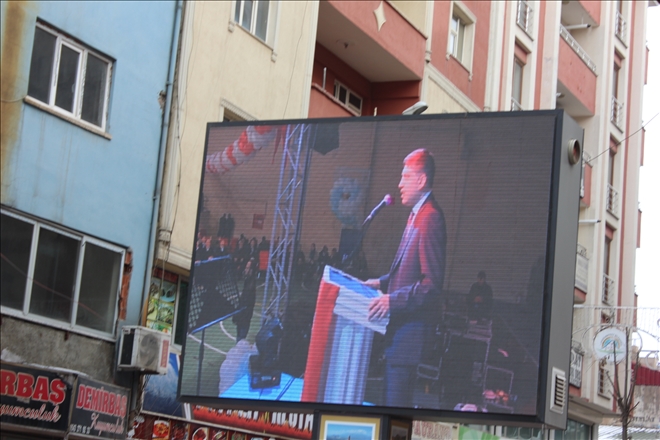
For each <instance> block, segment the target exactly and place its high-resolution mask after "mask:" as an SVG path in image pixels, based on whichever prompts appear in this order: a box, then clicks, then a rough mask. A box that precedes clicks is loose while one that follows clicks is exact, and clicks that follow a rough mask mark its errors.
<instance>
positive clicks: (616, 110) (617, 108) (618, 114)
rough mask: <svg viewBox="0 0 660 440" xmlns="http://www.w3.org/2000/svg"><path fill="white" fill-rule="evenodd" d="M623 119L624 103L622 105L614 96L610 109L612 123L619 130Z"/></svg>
mask: <svg viewBox="0 0 660 440" xmlns="http://www.w3.org/2000/svg"><path fill="white" fill-rule="evenodd" d="M622 119H623V103H620V102H619V100H618V99H616V98H615V97H614V96H612V106H611V109H610V121H612V122H613V123H614V125H616V126H617V128H618V129H619V130H622V128H621V120H622Z"/></svg>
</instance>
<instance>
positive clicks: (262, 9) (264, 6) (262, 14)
mask: <svg viewBox="0 0 660 440" xmlns="http://www.w3.org/2000/svg"><path fill="white" fill-rule="evenodd" d="M269 3H270V2H268V1H260V2H258V3H257V22H256V26H255V29H254V35H256V36H257V37H259V38H261V39H262V40H264V41H265V40H266V31H267V30H268V5H269Z"/></svg>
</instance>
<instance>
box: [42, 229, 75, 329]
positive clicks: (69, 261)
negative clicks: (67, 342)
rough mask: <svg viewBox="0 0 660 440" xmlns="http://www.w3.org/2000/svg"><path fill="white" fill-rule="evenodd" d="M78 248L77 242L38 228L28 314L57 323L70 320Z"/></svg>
mask: <svg viewBox="0 0 660 440" xmlns="http://www.w3.org/2000/svg"><path fill="white" fill-rule="evenodd" d="M78 245H79V242H78V240H75V239H73V238H70V237H67V236H65V235H62V234H58V233H57V232H53V231H51V230H49V229H45V228H40V229H39V246H38V247H37V257H36V261H35V267H34V278H33V281H32V296H31V299H30V313H34V314H37V315H41V316H47V317H49V318H53V319H57V320H60V321H70V320H71V302H72V300H73V295H74V290H75V282H76V266H77V260H78Z"/></svg>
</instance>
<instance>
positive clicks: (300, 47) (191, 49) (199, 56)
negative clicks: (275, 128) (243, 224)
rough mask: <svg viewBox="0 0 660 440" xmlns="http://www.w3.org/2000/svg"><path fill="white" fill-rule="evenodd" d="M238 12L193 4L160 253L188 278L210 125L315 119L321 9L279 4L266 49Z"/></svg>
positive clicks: (181, 64) (182, 55) (188, 6)
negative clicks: (312, 100) (313, 87)
mask: <svg viewBox="0 0 660 440" xmlns="http://www.w3.org/2000/svg"><path fill="white" fill-rule="evenodd" d="M235 5H236V3H235V2H233V1H232V2H230V1H224V2H186V3H185V15H184V23H183V29H182V35H181V46H180V52H179V58H178V72H177V79H176V84H175V90H176V95H175V97H174V102H173V105H172V115H171V122H170V124H171V125H170V131H169V142H168V152H167V158H166V169H165V175H164V180H163V192H162V199H161V211H160V222H159V246H158V254H157V256H158V258H159V259H160V260H164V261H166V262H167V263H169V265H168V266H169V267H170V268H172V269H173V270H176V271H178V272H182V273H183V274H187V271H188V270H189V268H190V259H191V254H192V251H193V246H194V237H193V236H194V230H195V220H196V216H197V206H198V198H199V184H200V178H201V170H202V162H203V152H204V143H205V135H206V124H207V123H209V122H221V121H222V120H223V117H227V118H228V119H247V120H250V119H260V120H267V119H293V118H303V117H306V116H307V110H308V105H309V93H310V84H311V72H312V62H313V56H314V44H315V39H316V23H317V13H318V3H316V2H273V3H271V10H270V11H269V19H268V26H269V31H268V33H267V38H266V41H265V42H264V41H262V40H261V39H259V38H257V37H256V36H254V35H253V34H251V33H250V32H249V31H248V30H246V29H244V28H243V27H241V25H240V24H239V23H236V22H235V21H234V12H235ZM273 8H274V9H273ZM210 221H212V222H214V224H215V225H216V227H217V219H214V220H213V219H211V220H210ZM267 227H268V226H265V228H264V230H266V229H267ZM237 230H238V227H237ZM215 232H216V231H211V233H215Z"/></svg>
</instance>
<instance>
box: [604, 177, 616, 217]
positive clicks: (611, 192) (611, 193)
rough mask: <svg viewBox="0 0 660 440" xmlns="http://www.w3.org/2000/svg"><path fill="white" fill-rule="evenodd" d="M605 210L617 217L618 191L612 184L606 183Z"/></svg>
mask: <svg viewBox="0 0 660 440" xmlns="http://www.w3.org/2000/svg"><path fill="white" fill-rule="evenodd" d="M607 212H609V213H610V214H612V215H613V216H614V217H616V218H619V191H617V190H616V189H614V187H613V186H612V185H609V184H608V185H607Z"/></svg>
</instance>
